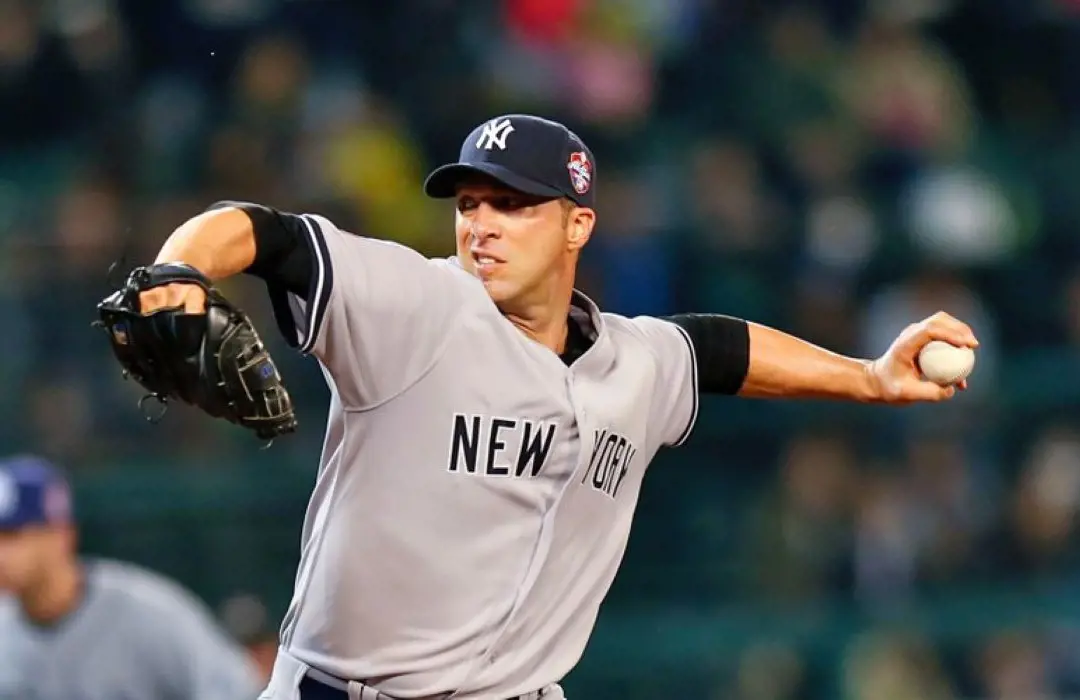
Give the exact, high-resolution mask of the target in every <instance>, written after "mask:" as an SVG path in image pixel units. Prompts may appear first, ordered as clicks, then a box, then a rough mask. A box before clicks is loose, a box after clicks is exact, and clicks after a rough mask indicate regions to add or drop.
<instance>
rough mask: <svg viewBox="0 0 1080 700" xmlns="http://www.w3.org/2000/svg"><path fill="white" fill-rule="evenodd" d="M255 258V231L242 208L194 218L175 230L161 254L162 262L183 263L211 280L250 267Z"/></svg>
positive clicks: (229, 208) (225, 208)
mask: <svg viewBox="0 0 1080 700" xmlns="http://www.w3.org/2000/svg"><path fill="white" fill-rule="evenodd" d="M254 260H255V231H254V228H253V226H252V223H251V218H250V217H249V216H248V215H247V214H246V213H245V212H244V211H242V210H240V209H236V208H232V207H224V208H220V209H212V210H210V211H206V212H203V213H202V214H199V215H198V216H196V217H193V218H191V219H189V220H188V221H186V222H185V223H184V224H182V225H181V226H180V227H179V228H177V229H176V230H175V231H173V233H172V235H170V236H169V238H168V240H166V241H165V244H164V245H163V246H162V248H161V251H160V252H159V253H158V256H157V260H156V261H155V262H158V263H166V262H182V263H187V264H188V265H191V266H192V267H194V268H195V269H197V270H199V271H200V272H202V273H203V274H204V275H206V276H207V277H209V278H210V279H211V280H220V279H224V278H226V277H231V276H233V275H236V274H239V273H241V272H243V271H244V270H246V269H247V268H248V267H249V266H250V265H251V264H252V262H254Z"/></svg>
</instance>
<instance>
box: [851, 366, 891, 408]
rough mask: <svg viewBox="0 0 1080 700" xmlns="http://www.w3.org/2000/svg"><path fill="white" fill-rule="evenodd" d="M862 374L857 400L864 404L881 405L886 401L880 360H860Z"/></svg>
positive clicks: (856, 395)
mask: <svg viewBox="0 0 1080 700" xmlns="http://www.w3.org/2000/svg"><path fill="white" fill-rule="evenodd" d="M858 362H859V364H860V365H861V372H860V377H859V386H858V388H857V389H856V391H855V398H856V400H858V401H861V402H862V403H881V402H882V401H884V400H885V386H884V383H883V382H882V375H881V370H880V367H879V364H878V363H879V361H878V360H859V361H858Z"/></svg>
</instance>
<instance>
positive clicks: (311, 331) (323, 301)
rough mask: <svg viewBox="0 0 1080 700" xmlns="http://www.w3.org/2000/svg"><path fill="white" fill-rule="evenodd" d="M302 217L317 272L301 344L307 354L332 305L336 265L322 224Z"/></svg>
mask: <svg viewBox="0 0 1080 700" xmlns="http://www.w3.org/2000/svg"><path fill="white" fill-rule="evenodd" d="M300 218H301V219H303V221H304V224H305V225H306V226H307V233H308V236H310V245H311V252H312V253H313V254H314V261H315V274H314V275H312V276H311V280H310V282H311V287H310V291H309V292H308V307H309V308H308V310H307V314H306V316H307V324H306V325H307V330H306V332H305V333H304V342H303V344H302V345H301V346H300V352H302V353H305V354H307V353H310V352H311V350H312V348H314V347H315V341H316V339H317V338H318V337H319V330H320V329H321V328H322V323H323V319H324V318H325V317H326V310H327V308H328V307H329V306H330V294H331V293H332V292H333V288H334V266H333V265H332V264H331V262H330V251H329V249H327V247H326V239H325V238H324V237H323V233H322V226H320V225H319V222H318V221H316V220H315V219H314V218H312V217H311V216H309V215H307V214H304V215H301V217H300Z"/></svg>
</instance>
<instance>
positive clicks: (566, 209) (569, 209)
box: [559, 197, 577, 227]
mask: <svg viewBox="0 0 1080 700" xmlns="http://www.w3.org/2000/svg"><path fill="white" fill-rule="evenodd" d="M559 206H560V207H561V208H562V225H563V226H564V227H565V226H566V225H567V224H569V223H570V215H571V214H572V213H573V212H574V210H575V209H577V202H575V201H574V200H572V199H570V198H569V197H560V198H559Z"/></svg>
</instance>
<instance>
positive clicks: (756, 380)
mask: <svg viewBox="0 0 1080 700" xmlns="http://www.w3.org/2000/svg"><path fill="white" fill-rule="evenodd" d="M749 330H750V368H749V371H748V372H747V376H746V380H745V381H744V382H743V385H742V388H741V389H740V390H739V396H746V397H753V398H806V399H846V400H854V401H862V402H873V401H877V400H878V397H879V394H880V392H879V391H878V389H877V385H876V382H875V381H874V378H873V374H872V372H871V371H870V368H871V363H870V362H869V361H868V360H860V359H855V358H851V357H845V356H843V355H840V354H837V353H834V352H830V351H828V350H825V349H824V348H821V347H818V346H816V345H814V344H812V343H809V342H807V341H805V340H802V339H800V338H796V337H795V336H792V335H789V334H787V333H784V332H782V331H778V330H776V329H773V328H769V327H767V326H762V325H759V324H755V323H750V324H749Z"/></svg>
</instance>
